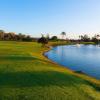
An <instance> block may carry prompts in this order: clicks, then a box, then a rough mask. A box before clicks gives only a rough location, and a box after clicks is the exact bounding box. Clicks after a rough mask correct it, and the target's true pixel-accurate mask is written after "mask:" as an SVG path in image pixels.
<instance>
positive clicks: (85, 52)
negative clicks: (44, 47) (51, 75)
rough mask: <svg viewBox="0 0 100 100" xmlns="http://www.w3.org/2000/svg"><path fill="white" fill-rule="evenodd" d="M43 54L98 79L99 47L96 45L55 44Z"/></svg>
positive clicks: (99, 64) (99, 67) (99, 77)
mask: <svg viewBox="0 0 100 100" xmlns="http://www.w3.org/2000/svg"><path fill="white" fill-rule="evenodd" d="M45 55H46V56H47V57H48V58H49V59H50V60H52V61H54V62H56V63H58V64H60V65H62V66H65V67H67V68H69V69H71V70H74V71H79V72H83V73H85V74H87V75H89V76H92V77H95V78H97V79H100V47H98V46H96V45H80V46H77V45H66V46H56V47H54V48H52V50H50V51H49V52H46V53H45Z"/></svg>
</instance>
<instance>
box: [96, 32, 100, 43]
mask: <svg viewBox="0 0 100 100" xmlns="http://www.w3.org/2000/svg"><path fill="white" fill-rule="evenodd" d="M96 39H97V40H98V44H99V40H100V35H99V34H98V35H96Z"/></svg>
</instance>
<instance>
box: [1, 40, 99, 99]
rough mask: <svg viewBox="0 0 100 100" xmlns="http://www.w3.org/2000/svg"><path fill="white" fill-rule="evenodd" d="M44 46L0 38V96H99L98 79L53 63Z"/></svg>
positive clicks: (86, 97)
mask: <svg viewBox="0 0 100 100" xmlns="http://www.w3.org/2000/svg"><path fill="white" fill-rule="evenodd" d="M51 44H54V43H51ZM56 44H57V43H56ZM46 50H48V49H46V48H41V45H40V44H37V43H35V42H2V41H0V100H100V81H99V80H96V79H93V78H90V77H88V76H85V75H81V74H78V73H73V72H72V71H70V70H68V69H66V68H63V67H62V66H59V65H57V64H54V63H52V62H51V61H49V60H48V59H47V58H45V57H44V56H43V55H42V54H43V52H44V51H46Z"/></svg>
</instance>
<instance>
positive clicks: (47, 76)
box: [0, 71, 97, 90]
mask: <svg viewBox="0 0 100 100" xmlns="http://www.w3.org/2000/svg"><path fill="white" fill-rule="evenodd" d="M81 84H87V85H90V86H93V85H91V84H89V83H88V82H87V81H85V80H82V79H80V78H77V77H75V76H72V75H69V74H64V73H60V72H56V71H48V72H14V73H2V72H0V87H5V86H10V87H35V86H60V87H61V86H67V87H70V86H75V85H81ZM93 87H94V86H93ZM94 88H95V87H94ZM95 89H96V90H97V88H95Z"/></svg>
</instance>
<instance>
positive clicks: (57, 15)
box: [0, 0, 100, 38]
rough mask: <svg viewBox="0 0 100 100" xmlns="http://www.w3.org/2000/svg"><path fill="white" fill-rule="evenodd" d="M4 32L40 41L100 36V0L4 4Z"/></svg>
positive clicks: (9, 0) (0, 6) (0, 18)
mask: <svg viewBox="0 0 100 100" xmlns="http://www.w3.org/2000/svg"><path fill="white" fill-rule="evenodd" d="M0 29H3V30H5V31H6V32H16V33H23V34H27V35H28V34H29V35H32V36H34V37H39V36H41V33H42V34H47V33H49V34H50V35H57V36H59V35H60V33H61V32H62V31H65V32H66V34H67V37H68V38H71V37H72V38H76V37H78V35H79V34H89V35H91V36H92V35H94V34H98V33H100V0H0Z"/></svg>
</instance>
